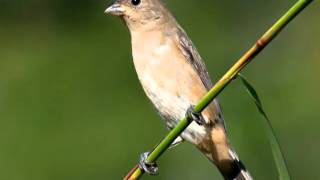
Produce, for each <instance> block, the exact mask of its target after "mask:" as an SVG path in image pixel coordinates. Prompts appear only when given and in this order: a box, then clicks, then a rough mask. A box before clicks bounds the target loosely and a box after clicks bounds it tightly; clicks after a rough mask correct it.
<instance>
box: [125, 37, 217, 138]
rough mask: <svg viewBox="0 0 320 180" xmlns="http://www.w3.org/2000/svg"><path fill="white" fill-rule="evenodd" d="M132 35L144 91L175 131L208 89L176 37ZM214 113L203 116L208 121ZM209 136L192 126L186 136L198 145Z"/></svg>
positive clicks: (133, 50) (137, 66)
mask: <svg viewBox="0 0 320 180" xmlns="http://www.w3.org/2000/svg"><path fill="white" fill-rule="evenodd" d="M131 36H132V47H133V49H132V53H133V60H134V65H135V68H136V71H137V74H138V77H139V80H140V82H141V84H142V86H143V89H144V91H145V93H146V94H147V96H148V97H149V99H150V100H151V101H152V103H153V104H154V106H155V107H156V108H157V110H158V111H159V113H160V115H161V116H162V117H163V118H164V120H165V121H166V123H167V126H168V127H170V128H173V127H174V126H175V125H176V124H177V122H178V120H179V119H181V118H182V117H184V115H185V112H186V110H187V108H188V107H189V106H190V105H191V104H195V103H196V102H197V101H199V99H200V98H201V97H202V96H203V95H204V94H205V93H206V92H207V90H206V88H205V87H204V85H203V84H202V82H201V79H200V78H199V76H198V75H197V73H196V71H195V70H194V69H193V68H192V66H191V65H190V64H189V63H187V61H186V60H185V57H184V55H183V54H182V53H181V51H180V50H179V48H178V46H177V43H176V42H174V39H175V38H168V37H167V36H166V35H164V34H162V33H161V32H160V31H151V32H150V31H149V32H144V33H136V32H132V34H131ZM212 112H214V111H206V112H204V113H203V115H204V116H205V118H206V120H207V121H210V116H211V117H212V116H213V115H212ZM205 135H206V131H205V128H204V127H201V126H198V125H197V124H196V123H192V124H191V125H190V126H189V127H188V128H187V131H186V132H185V133H183V134H182V137H183V138H184V139H186V140H188V141H190V142H192V143H196V144H197V142H200V140H202V139H203V138H204V137H205Z"/></svg>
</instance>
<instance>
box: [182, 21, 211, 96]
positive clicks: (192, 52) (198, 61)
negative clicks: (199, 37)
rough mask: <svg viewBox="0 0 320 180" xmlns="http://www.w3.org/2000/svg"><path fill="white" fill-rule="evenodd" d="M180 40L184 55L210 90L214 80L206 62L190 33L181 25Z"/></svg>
mask: <svg viewBox="0 0 320 180" xmlns="http://www.w3.org/2000/svg"><path fill="white" fill-rule="evenodd" d="M178 41H179V48H180V50H181V51H182V53H183V55H184V56H185V57H186V59H187V60H188V62H189V63H190V64H191V65H192V67H193V68H194V69H195V70H196V71H197V73H198V74H199V76H200V79H201V81H202V83H203V85H204V86H205V87H206V89H207V90H210V89H211V87H212V82H211V79H210V76H209V73H208V70H207V69H206V66H205V64H204V62H203V60H202V58H201V56H200V55H199V53H198V51H197V49H196V48H195V46H194V45H193V43H192V41H191V40H190V39H189V37H188V35H187V34H186V32H185V31H184V30H183V29H182V28H181V27H179V29H178Z"/></svg>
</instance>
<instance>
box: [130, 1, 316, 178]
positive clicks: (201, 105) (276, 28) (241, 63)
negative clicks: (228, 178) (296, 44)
mask: <svg viewBox="0 0 320 180" xmlns="http://www.w3.org/2000/svg"><path fill="white" fill-rule="evenodd" d="M312 1H313V0H299V1H298V2H297V3H296V4H294V6H293V7H292V8H291V9H289V11H288V12H287V13H286V14H285V15H283V16H282V17H281V18H280V19H279V20H278V21H277V22H276V23H275V24H274V25H273V26H272V27H271V28H270V29H269V30H268V31H267V32H266V33H265V34H264V35H263V36H262V37H261V38H260V39H259V40H258V41H257V42H256V43H255V44H254V45H253V46H252V47H251V48H250V49H249V50H248V51H247V52H246V53H245V54H244V55H243V56H242V57H241V58H240V59H239V60H238V61H237V62H236V64H234V65H233V66H232V67H231V68H230V69H229V70H228V71H227V73H226V74H225V75H224V76H223V77H222V78H221V79H220V80H219V81H218V82H217V83H216V84H215V85H214V86H213V87H212V89H211V90H210V91H209V92H208V93H207V94H206V95H205V96H204V97H203V98H202V99H201V100H200V101H199V102H198V103H197V104H196V105H195V108H194V110H195V111H196V112H199V113H200V112H202V111H203V110H204V109H205V108H206V107H207V106H208V105H209V104H210V103H211V102H212V101H213V99H214V98H216V97H217V96H218V95H219V93H220V92H221V91H222V90H223V89H224V88H225V87H226V86H227V85H228V84H229V83H230V82H231V81H232V80H233V79H234V78H235V77H236V76H237V74H238V73H239V72H240V71H241V70H242V69H243V68H244V67H245V66H246V65H247V64H248V63H250V62H251V60H252V59H253V58H254V57H256V56H257V55H258V54H259V53H260V52H261V51H262V50H263V49H264V48H265V47H266V46H267V45H268V44H269V43H270V42H271V41H272V40H273V39H274V38H275V37H276V36H277V35H278V34H279V33H280V32H281V30H282V29H283V28H285V27H286V25H287V24H288V23H289V22H290V21H291V20H292V19H294V18H295V17H296V16H297V15H298V14H299V13H300V12H302V11H303V9H304V8H305V7H307V6H308V5H309V4H310V3H311V2H312ZM191 122H192V121H191V119H189V118H187V117H184V118H183V119H181V120H180V122H179V123H178V125H177V126H176V127H175V128H174V129H173V130H171V131H170V133H169V134H168V135H167V136H166V137H165V138H164V139H163V140H162V141H161V142H160V144H159V145H158V146H157V147H156V148H155V149H154V150H153V151H152V152H151V153H150V155H149V156H148V158H147V162H149V163H152V162H155V161H156V160H157V159H158V158H159V157H160V156H161V155H162V154H163V153H164V152H165V151H166V150H167V149H168V148H169V146H170V145H171V144H172V143H173V141H174V140H175V139H176V138H177V137H178V136H179V135H180V134H181V133H182V132H183V131H184V130H185V129H186V128H187V127H188V125H189V124H190V123H191ZM143 173H144V172H143V170H142V169H140V168H139V166H138V165H137V166H135V167H134V168H133V169H132V170H131V171H130V172H129V174H128V175H127V176H126V177H125V178H124V179H125V180H135V179H139V178H140V177H141V176H142V175H143Z"/></svg>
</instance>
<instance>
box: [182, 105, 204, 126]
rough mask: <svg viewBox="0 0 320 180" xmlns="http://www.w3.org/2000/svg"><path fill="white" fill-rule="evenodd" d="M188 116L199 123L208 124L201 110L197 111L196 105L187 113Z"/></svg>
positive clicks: (201, 124)
mask: <svg viewBox="0 0 320 180" xmlns="http://www.w3.org/2000/svg"><path fill="white" fill-rule="evenodd" d="M186 117H187V118H189V119H190V120H193V121H195V122H196V123H197V124H198V125H200V126H203V125H205V124H206V121H205V120H204V118H203V116H202V114H201V113H199V112H195V110H194V106H193V105H191V106H190V107H189V108H188V110H187V113H186Z"/></svg>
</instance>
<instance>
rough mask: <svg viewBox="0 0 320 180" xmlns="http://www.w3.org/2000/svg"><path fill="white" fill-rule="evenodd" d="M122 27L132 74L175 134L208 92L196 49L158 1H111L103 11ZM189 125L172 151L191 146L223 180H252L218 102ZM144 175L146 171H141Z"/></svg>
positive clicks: (206, 78)
mask: <svg viewBox="0 0 320 180" xmlns="http://www.w3.org/2000/svg"><path fill="white" fill-rule="evenodd" d="M105 12H106V13H107V14H112V15H115V16H120V17H121V18H123V19H124V21H125V22H126V24H127V26H128V28H129V31H130V34H131V43H132V55H133V62H134V65H135V69H136V72H137V74H138V77H139V80H140V82H141V84H142V86H143V89H144V91H145V93H146V94H147V96H148V97H149V99H150V100H151V101H152V103H153V104H154V106H155V107H156V109H157V110H158V112H159V114H160V115H161V117H162V118H163V119H164V120H165V122H166V124H167V126H168V127H169V128H170V129H172V128H174V127H175V126H176V125H177V123H178V122H179V120H180V119H181V118H183V117H184V116H185V114H186V112H187V111H188V110H190V107H192V105H193V104H195V103H197V102H198V101H199V100H200V99H201V97H203V96H204V95H205V94H206V93H207V92H208V90H209V89H210V88H211V87H212V82H211V80H210V77H209V74H208V71H207V69H206V67H205V64H204V62H203V61H202V59H201V57H200V55H199V53H198V51H197V49H196V48H195V46H194V45H193V43H192V42H191V40H190V39H189V37H188V36H187V34H186V32H185V31H184V30H183V29H182V28H181V27H180V25H179V24H178V23H177V21H176V20H175V18H174V17H173V16H172V15H171V13H170V12H169V11H168V10H167V8H166V7H165V5H164V4H163V2H162V1H161V0H116V1H115V2H114V3H113V4H112V5H111V6H110V7H109V8H108V9H107V10H106V11H105ZM201 117H202V118H203V119H202V121H203V124H200V123H196V122H192V123H191V124H190V126H189V127H188V128H187V129H186V130H185V131H184V132H183V133H182V134H181V137H179V138H178V139H176V141H175V142H174V144H173V145H176V144H179V143H181V142H182V141H183V140H186V141H188V142H190V143H192V144H194V145H195V146H196V147H197V148H198V149H199V150H200V151H201V152H202V153H203V154H204V155H205V156H206V157H207V158H208V159H209V160H210V161H211V162H213V163H214V164H215V165H216V166H217V167H218V169H219V171H220V172H221V174H222V175H223V177H224V178H225V179H228V180H229V179H236V180H240V179H241V180H242V179H245V180H249V179H252V178H251V176H250V174H249V173H248V172H247V170H246V169H245V167H244V166H243V164H242V163H241V162H240V160H239V159H238V157H237V155H236V153H235V152H234V151H233V150H232V149H231V148H230V145H229V143H228V138H227V135H226V131H225V125H224V120H223V117H222V113H221V110H220V107H219V103H218V102H217V100H215V101H214V102H212V103H211V104H210V105H209V106H208V107H207V108H206V109H205V110H204V111H203V112H202V114H201ZM145 170H146V171H148V170H147V169H145Z"/></svg>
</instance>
